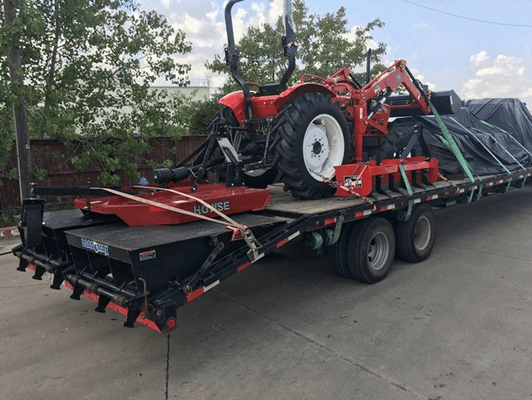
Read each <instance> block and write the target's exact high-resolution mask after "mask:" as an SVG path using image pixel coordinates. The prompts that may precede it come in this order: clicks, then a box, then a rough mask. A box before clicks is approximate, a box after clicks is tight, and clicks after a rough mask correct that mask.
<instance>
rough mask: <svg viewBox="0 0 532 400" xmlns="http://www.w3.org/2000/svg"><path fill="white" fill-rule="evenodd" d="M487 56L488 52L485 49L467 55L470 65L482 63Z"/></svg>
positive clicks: (486, 59)
mask: <svg viewBox="0 0 532 400" xmlns="http://www.w3.org/2000/svg"><path fill="white" fill-rule="evenodd" d="M488 60H489V58H488V52H487V51H484V50H483V51H479V52H478V53H477V54H473V55H471V57H469V62H470V63H471V64H472V65H481V64H483V63H484V62H486V61H488Z"/></svg>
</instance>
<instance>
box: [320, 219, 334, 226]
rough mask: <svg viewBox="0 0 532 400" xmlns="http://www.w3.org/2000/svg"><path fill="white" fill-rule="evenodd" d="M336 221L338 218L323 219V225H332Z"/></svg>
mask: <svg viewBox="0 0 532 400" xmlns="http://www.w3.org/2000/svg"><path fill="white" fill-rule="evenodd" d="M334 223H336V218H327V219H326V220H325V221H323V225H325V226H327V225H332V224H334Z"/></svg>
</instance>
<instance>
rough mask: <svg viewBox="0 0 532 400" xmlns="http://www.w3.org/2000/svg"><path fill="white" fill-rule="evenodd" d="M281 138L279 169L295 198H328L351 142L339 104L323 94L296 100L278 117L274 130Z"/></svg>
mask: <svg viewBox="0 0 532 400" xmlns="http://www.w3.org/2000/svg"><path fill="white" fill-rule="evenodd" d="M274 134H275V135H279V137H280V142H279V144H278V145H277V147H276V152H277V154H278V156H279V160H278V162H277V168H278V169H279V171H280V172H281V173H282V176H283V178H282V179H283V182H284V184H285V185H286V187H287V188H288V189H289V190H290V191H291V192H292V195H293V196H294V197H297V198H302V199H320V198H324V197H329V196H331V195H332V194H333V193H334V188H333V187H332V186H331V185H330V184H329V183H328V182H327V181H328V180H333V179H334V176H335V170H334V166H337V165H342V164H345V163H346V162H347V161H348V159H349V156H350V154H351V149H352V144H351V143H352V140H351V136H350V132H349V128H348V124H347V121H346V119H345V117H344V114H343V113H342V111H341V110H340V108H339V106H338V104H336V103H334V102H333V101H332V100H331V98H330V97H329V96H326V95H323V94H321V93H307V94H304V95H302V96H299V97H296V98H295V99H294V100H293V101H292V102H291V103H289V104H288V105H287V106H286V107H285V108H284V109H283V111H282V112H281V113H280V114H279V117H278V119H277V121H276V124H275V127H274Z"/></svg>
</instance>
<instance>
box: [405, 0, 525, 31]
mask: <svg viewBox="0 0 532 400" xmlns="http://www.w3.org/2000/svg"><path fill="white" fill-rule="evenodd" d="M401 1H402V2H404V3H408V4H412V5H414V6H417V7H421V8H426V9H427V10H430V11H434V12H437V13H440V14H445V15H450V16H451V17H456V18H462V19H467V20H469V21H475V22H481V23H483V24H492V25H503V26H513V27H518V28H532V25H526V24H507V23H504V22H496V21H486V20H483V19H477V18H470V17H464V16H463V15H458V14H453V13H450V12H447V11H442V10H437V9H435V8H431V7H427V6H424V5H423V4H418V3H414V2H413V1H409V0H401Z"/></svg>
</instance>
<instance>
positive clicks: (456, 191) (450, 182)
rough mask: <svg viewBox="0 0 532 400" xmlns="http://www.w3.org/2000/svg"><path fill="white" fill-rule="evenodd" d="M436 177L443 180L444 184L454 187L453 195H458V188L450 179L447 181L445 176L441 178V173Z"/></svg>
mask: <svg viewBox="0 0 532 400" xmlns="http://www.w3.org/2000/svg"><path fill="white" fill-rule="evenodd" d="M438 177H439V178H440V179H442V180H444V181H445V182H447V183H448V184H449V185H451V186H452V187H454V189H455V193H458V192H459V191H460V189H459V188H458V186H457V185H456V183H454V182H453V181H451V180H450V179H447V178H446V177H445V176H443V175H442V174H441V173H438Z"/></svg>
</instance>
